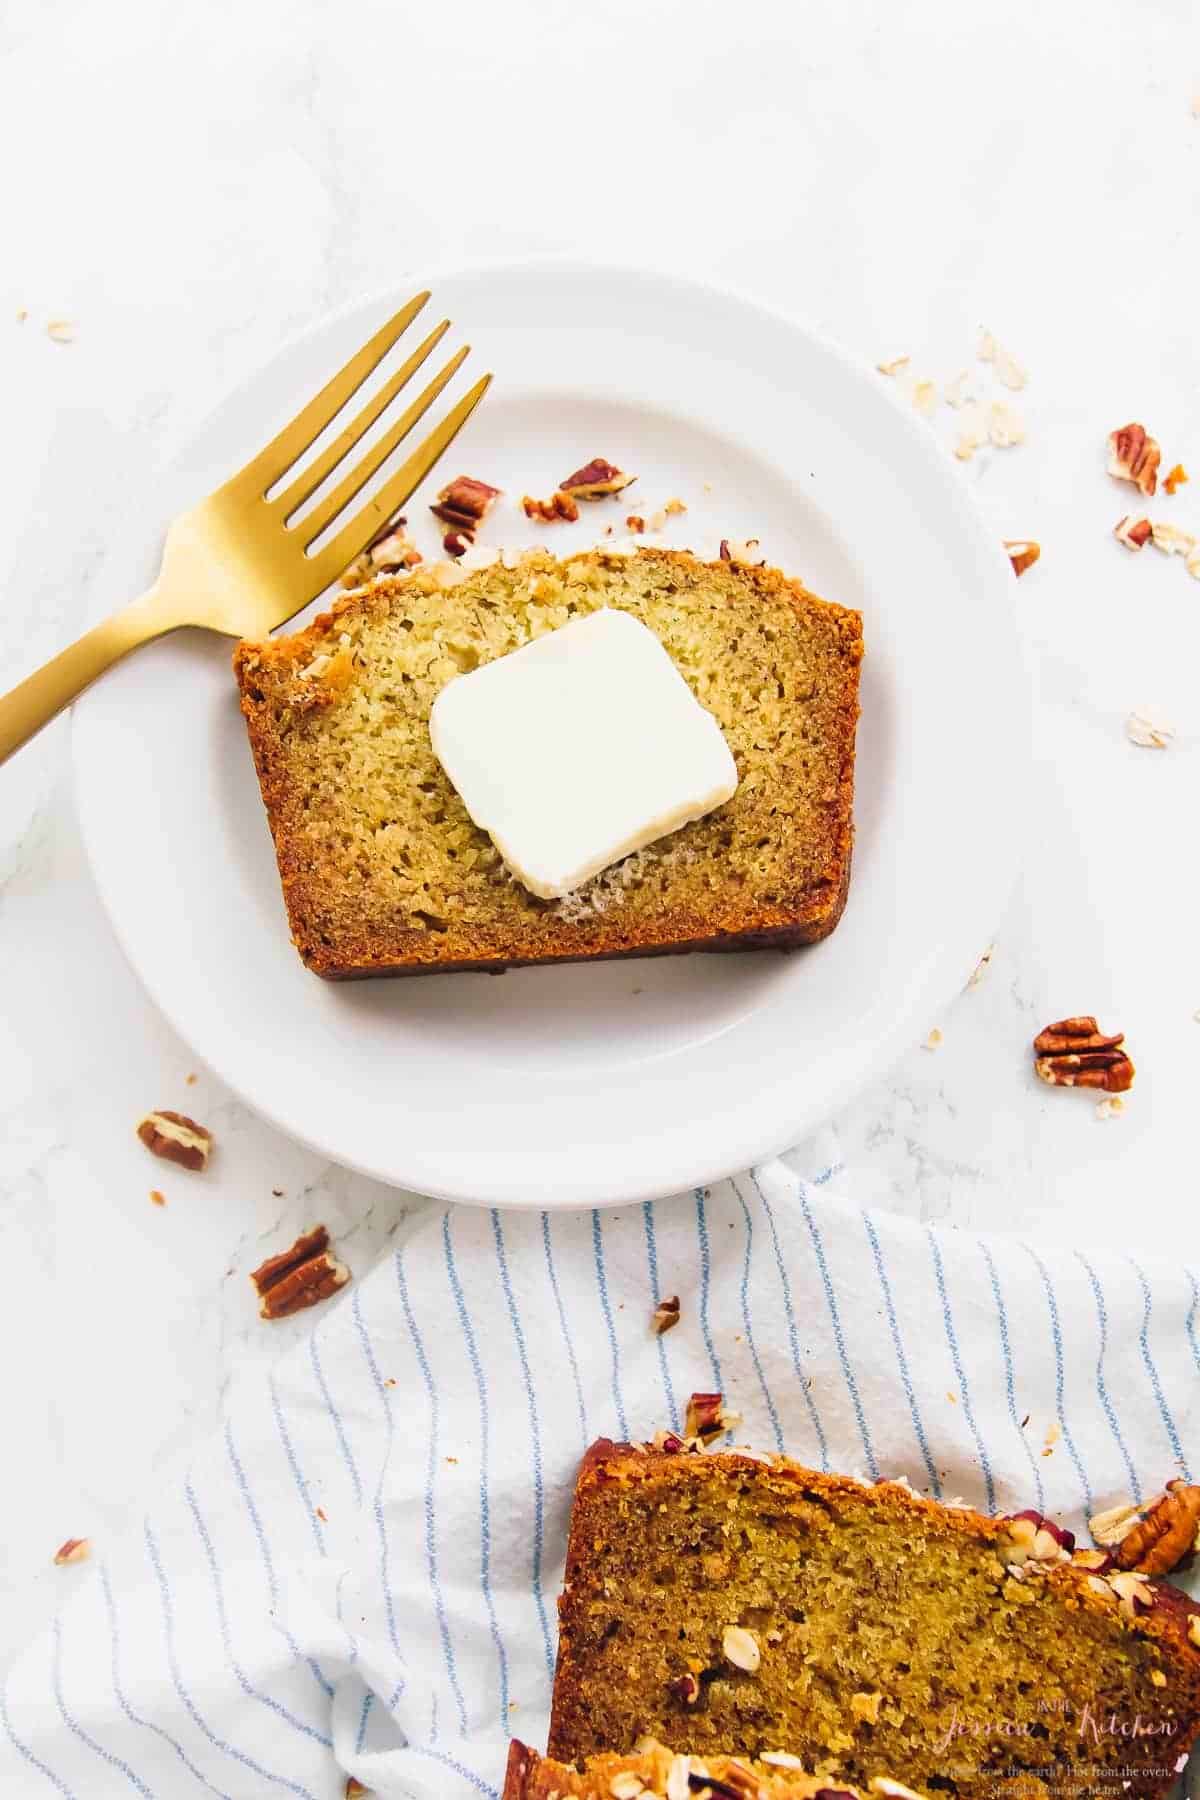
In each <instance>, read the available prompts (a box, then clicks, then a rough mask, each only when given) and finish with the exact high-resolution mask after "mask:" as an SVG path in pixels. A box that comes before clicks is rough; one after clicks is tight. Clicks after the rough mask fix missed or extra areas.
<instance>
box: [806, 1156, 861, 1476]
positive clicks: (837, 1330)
mask: <svg viewBox="0 0 1200 1800" xmlns="http://www.w3.org/2000/svg"><path fill="white" fill-rule="evenodd" d="M797 1192H798V1195H799V1199H800V1210H801V1212H802V1213H803V1214H804V1222H805V1224H806V1225H807V1226H808V1235H809V1237H810V1238H811V1239H812V1247H813V1251H814V1253H815V1255H816V1258H817V1269H818V1271H819V1273H820V1276H821V1285H822V1286H823V1287H824V1289H825V1303H826V1305H827V1306H828V1308H829V1318H830V1322H831V1323H832V1325H833V1340H834V1343H835V1344H836V1345H837V1353H838V1360H839V1361H840V1363H841V1365H842V1375H843V1377H844V1379H845V1382H846V1387H847V1389H848V1391H849V1394H850V1400H851V1404H852V1405H853V1407H854V1416H855V1418H856V1419H857V1420H858V1435H859V1436H860V1437H861V1439H862V1446H863V1453H864V1455H865V1456H866V1459H867V1468H868V1469H869V1470H870V1474H871V1479H872V1481H878V1480H879V1464H878V1463H877V1462H876V1461H875V1448H874V1445H873V1444H872V1443H871V1433H870V1431H869V1429H868V1427H867V1415H866V1413H865V1412H864V1411H863V1403H862V1398H861V1396H860V1394H859V1391H858V1383H857V1382H856V1381H855V1379H854V1371H853V1369H852V1368H851V1367H850V1358H849V1357H848V1356H847V1354H846V1340H845V1338H844V1336H843V1335H842V1320H841V1315H840V1314H839V1312H838V1303H837V1295H836V1294H835V1293H834V1291H833V1281H832V1278H831V1276H830V1273H829V1264H828V1263H827V1262H826V1260H825V1246H824V1244H823V1243H822V1242H821V1234H820V1232H819V1231H818V1230H817V1221H816V1220H815V1219H814V1218H813V1215H812V1208H811V1206H810V1205H809V1204H808V1194H807V1191H806V1189H805V1186H804V1183H803V1182H802V1181H801V1182H798V1183H797Z"/></svg>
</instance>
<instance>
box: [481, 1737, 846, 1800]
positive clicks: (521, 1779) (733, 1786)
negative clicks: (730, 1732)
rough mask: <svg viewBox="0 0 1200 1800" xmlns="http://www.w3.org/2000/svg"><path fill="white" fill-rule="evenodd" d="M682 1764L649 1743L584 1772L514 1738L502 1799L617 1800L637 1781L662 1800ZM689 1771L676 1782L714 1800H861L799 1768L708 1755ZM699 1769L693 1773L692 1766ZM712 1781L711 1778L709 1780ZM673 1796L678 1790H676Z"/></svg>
mask: <svg viewBox="0 0 1200 1800" xmlns="http://www.w3.org/2000/svg"><path fill="white" fill-rule="evenodd" d="M677 1761H678V1759H677V1757H676V1754H675V1752H674V1751H672V1750H671V1749H670V1748H669V1747H668V1746H667V1745H665V1744H648V1745H647V1746H646V1747H645V1748H643V1749H641V1750H636V1751H633V1752H631V1753H629V1754H625V1755H618V1754H614V1753H611V1752H610V1753H606V1754H604V1755H601V1756H591V1757H589V1758H588V1760H587V1762H586V1763H585V1764H584V1766H583V1768H582V1769H575V1768H572V1767H570V1765H569V1764H567V1763H561V1762H556V1761H555V1760H554V1759H553V1758H552V1757H545V1756H539V1755H538V1753H537V1751H536V1750H531V1749H530V1748H529V1746H528V1745H527V1744H522V1743H521V1742H520V1741H519V1740H518V1739H516V1738H514V1739H513V1741H512V1744H511V1745H510V1746H509V1752H508V1767H507V1770H506V1771H505V1777H504V1793H503V1796H502V1800H614V1792H613V1790H614V1786H615V1787H616V1789H617V1791H618V1792H622V1793H623V1792H625V1791H626V1790H627V1789H632V1788H633V1787H634V1783H633V1782H632V1781H628V1780H626V1781H625V1782H624V1783H623V1782H622V1780H621V1777H622V1776H624V1777H627V1778H628V1777H629V1776H635V1777H636V1778H637V1780H638V1781H640V1782H641V1783H642V1791H641V1794H640V1795H639V1796H638V1800H662V1797H663V1796H665V1795H666V1794H667V1792H668V1784H669V1783H670V1781H671V1775H672V1767H673V1765H675V1764H676V1763H677ZM687 1763H688V1767H687V1769H686V1770H685V1771H682V1772H681V1775H682V1779H681V1775H679V1774H677V1775H676V1778H675V1779H676V1782H677V1783H678V1784H679V1785H682V1781H683V1780H686V1779H687V1777H688V1775H690V1776H691V1777H692V1779H691V1781H690V1783H689V1785H688V1792H689V1796H690V1795H691V1794H693V1793H694V1794H697V1795H698V1794H699V1793H700V1792H701V1791H702V1790H703V1789H704V1788H705V1787H706V1786H707V1787H708V1790H709V1793H710V1795H712V1796H714V1800H728V1796H730V1795H734V1796H736V1797H737V1800H822V1796H825V1797H826V1800H861V1796H860V1794H859V1790H858V1789H857V1788H853V1787H848V1786H846V1785H845V1784H842V1785H839V1786H836V1787H835V1786H833V1785H832V1784H831V1782H830V1779H829V1777H828V1776H821V1775H808V1774H805V1773H804V1772H803V1771H802V1770H799V1769H789V1768H787V1767H780V1766H779V1765H778V1764H772V1763H770V1762H761V1761H758V1760H756V1759H754V1758H751V1757H740V1756H734V1755H709V1756H705V1757H704V1758H703V1759H701V1758H700V1757H695V1758H688V1759H687ZM693 1764H694V1768H693V1767H692V1765H693ZM706 1778H707V1779H706ZM671 1791H672V1792H673V1791H674V1786H672V1788H671Z"/></svg>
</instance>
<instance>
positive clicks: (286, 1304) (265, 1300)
mask: <svg viewBox="0 0 1200 1800" xmlns="http://www.w3.org/2000/svg"><path fill="white" fill-rule="evenodd" d="M250 1279H251V1281H252V1282H253V1283H254V1286H255V1290H256V1292H257V1293H258V1297H259V1301H260V1305H259V1309H258V1311H259V1317H260V1318H263V1319H286V1318H287V1317H288V1316H289V1315H290V1314H292V1313H297V1312H303V1311H304V1309H305V1307H307V1306H316V1304H317V1302H318V1301H320V1300H327V1299H328V1298H329V1296H330V1294H336V1292H337V1290H338V1289H339V1288H340V1287H345V1285H346V1283H347V1282H348V1281H349V1279H350V1271H349V1269H348V1268H347V1267H346V1265H345V1263H341V1262H339V1261H338V1260H337V1258H336V1257H335V1256H334V1255H332V1253H331V1252H330V1248H329V1233H328V1231H327V1230H326V1228H325V1226H324V1225H314V1226H313V1228H312V1230H311V1231H306V1232H305V1233H304V1234H303V1235H302V1236H301V1237H298V1238H297V1239H296V1241H295V1243H294V1244H293V1245H292V1247H291V1249H290V1250H285V1251H284V1252H283V1254H282V1255H281V1256H269V1257H268V1258H267V1260H266V1262H265V1263H262V1264H260V1266H259V1267H258V1268H257V1269H255V1270H254V1271H253V1273H252V1274H251V1276H250Z"/></svg>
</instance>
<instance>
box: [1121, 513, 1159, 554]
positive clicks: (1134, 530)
mask: <svg viewBox="0 0 1200 1800" xmlns="http://www.w3.org/2000/svg"><path fill="white" fill-rule="evenodd" d="M1153 530H1154V527H1153V526H1152V525H1151V523H1150V521H1149V519H1135V518H1134V516H1133V514H1132V513H1126V514H1125V517H1124V518H1123V519H1120V520H1118V522H1117V524H1115V525H1114V526H1113V536H1114V537H1115V538H1116V539H1117V541H1118V542H1119V543H1122V544H1124V546H1125V548H1126V549H1127V550H1142V549H1144V548H1145V546H1146V544H1147V543H1148V542H1149V540H1150V536H1151V533H1152V532H1153Z"/></svg>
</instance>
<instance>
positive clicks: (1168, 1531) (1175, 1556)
mask: <svg viewBox="0 0 1200 1800" xmlns="http://www.w3.org/2000/svg"><path fill="white" fill-rule="evenodd" d="M1197 1531H1200V1487H1190V1486H1189V1485H1188V1483H1187V1482H1186V1481H1168V1483H1167V1486H1166V1492H1165V1493H1163V1494H1160V1495H1159V1497H1158V1499H1157V1500H1156V1501H1155V1502H1154V1504H1153V1505H1152V1506H1151V1507H1150V1508H1149V1510H1148V1511H1147V1512H1146V1513H1144V1514H1143V1516H1142V1517H1141V1518H1140V1519H1139V1520H1138V1521H1137V1522H1136V1524H1134V1525H1133V1526H1131V1528H1130V1529H1129V1530H1128V1531H1127V1532H1126V1533H1125V1535H1124V1536H1123V1537H1122V1538H1121V1540H1120V1542H1119V1543H1118V1544H1117V1545H1116V1546H1115V1548H1114V1550H1113V1560H1114V1561H1115V1563H1116V1565H1117V1567H1118V1568H1119V1569H1132V1570H1134V1572H1135V1573H1136V1574H1138V1575H1169V1574H1170V1572H1171V1570H1172V1569H1177V1568H1178V1567H1179V1565H1180V1563H1182V1562H1184V1561H1185V1560H1186V1559H1187V1558H1188V1557H1189V1556H1191V1554H1192V1552H1193V1550H1194V1549H1195V1547H1196V1533H1197Z"/></svg>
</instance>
